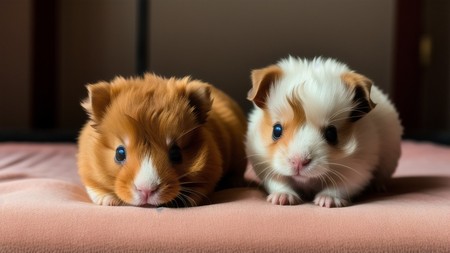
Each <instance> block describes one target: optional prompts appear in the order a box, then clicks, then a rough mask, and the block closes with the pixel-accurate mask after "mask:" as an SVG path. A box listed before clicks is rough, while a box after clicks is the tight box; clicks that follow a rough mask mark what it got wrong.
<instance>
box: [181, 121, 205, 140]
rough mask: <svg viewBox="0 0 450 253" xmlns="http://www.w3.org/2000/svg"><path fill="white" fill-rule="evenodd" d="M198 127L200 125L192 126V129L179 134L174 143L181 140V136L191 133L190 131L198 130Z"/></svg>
mask: <svg viewBox="0 0 450 253" xmlns="http://www.w3.org/2000/svg"><path fill="white" fill-rule="evenodd" d="M200 126H201V125H197V126H194V127H193V128H191V129H189V130H187V131H185V132H183V133H182V134H180V136H178V137H177V138H176V139H175V141H178V140H179V139H180V138H183V136H185V135H186V134H189V133H191V132H192V131H194V130H196V129H197V128H199V127H200Z"/></svg>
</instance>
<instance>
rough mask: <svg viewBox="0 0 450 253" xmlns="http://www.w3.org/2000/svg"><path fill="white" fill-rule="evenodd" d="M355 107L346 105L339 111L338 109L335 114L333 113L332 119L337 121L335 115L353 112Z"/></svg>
mask: <svg viewBox="0 0 450 253" xmlns="http://www.w3.org/2000/svg"><path fill="white" fill-rule="evenodd" d="M352 109H353V106H348V107H344V108H342V109H340V110H338V111H336V112H335V113H333V115H331V117H330V120H332V121H335V117H337V116H339V115H341V114H344V113H347V112H351V111H352Z"/></svg>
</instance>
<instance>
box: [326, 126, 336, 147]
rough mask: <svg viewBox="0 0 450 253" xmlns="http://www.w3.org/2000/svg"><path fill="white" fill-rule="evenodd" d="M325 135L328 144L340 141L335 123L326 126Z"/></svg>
mask: <svg viewBox="0 0 450 253" xmlns="http://www.w3.org/2000/svg"><path fill="white" fill-rule="evenodd" d="M323 136H324V137H325V140H326V141H327V142H328V144H331V145H336V144H337V143H338V135H337V129H336V127H335V126H333V125H329V126H327V127H326V128H325V130H324V133H323Z"/></svg>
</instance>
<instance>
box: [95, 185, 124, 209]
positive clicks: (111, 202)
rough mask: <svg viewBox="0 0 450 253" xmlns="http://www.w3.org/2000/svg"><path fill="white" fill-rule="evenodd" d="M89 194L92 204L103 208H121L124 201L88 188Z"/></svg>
mask: <svg viewBox="0 0 450 253" xmlns="http://www.w3.org/2000/svg"><path fill="white" fill-rule="evenodd" d="M86 189H87V193H88V195H89V197H90V198H91V200H92V202H94V203H95V204H97V205H101V206H120V205H121V203H122V201H121V200H120V199H118V198H117V197H116V196H114V195H112V194H99V193H97V192H95V191H94V190H92V189H91V188H89V187H87V188H86Z"/></svg>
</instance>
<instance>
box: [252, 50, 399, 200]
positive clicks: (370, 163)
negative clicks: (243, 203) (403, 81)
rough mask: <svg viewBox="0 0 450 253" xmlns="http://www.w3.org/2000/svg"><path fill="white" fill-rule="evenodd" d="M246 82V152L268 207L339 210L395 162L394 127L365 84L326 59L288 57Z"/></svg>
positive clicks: (379, 183) (380, 99)
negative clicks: (306, 204) (310, 205)
mask: <svg viewBox="0 0 450 253" xmlns="http://www.w3.org/2000/svg"><path fill="white" fill-rule="evenodd" d="M252 82H253V88H252V89H251V90H250V91H249V94H248V99H249V100H251V101H253V102H254V104H255V107H254V109H253V111H252V112H251V114H250V117H249V127H248V132H247V140H246V151H247V154H248V158H249V160H250V162H251V164H252V165H253V168H254V170H255V172H256V174H257V175H258V177H259V178H260V179H261V180H262V182H263V184H264V187H265V189H266V190H267V192H268V193H269V195H268V198H267V200H268V201H269V202H271V203H273V204H278V205H286V204H291V205H294V204H299V203H301V202H303V201H305V200H306V199H308V198H311V199H313V200H314V203H315V204H317V205H319V206H323V207H340V206H346V205H349V204H350V201H351V199H352V197H354V196H356V195H357V194H359V193H361V191H362V190H363V189H364V188H365V187H367V186H368V185H369V183H370V182H373V183H374V186H376V187H378V188H382V187H384V183H385V182H386V180H388V179H389V178H390V177H391V175H392V174H393V173H394V171H395V168H396V166H397V163H398V159H399V157H400V153H401V150H400V142H401V135H402V126H401V123H400V120H399V117H398V114H397V112H396V110H395V108H394V106H393V105H392V103H391V102H390V101H389V100H388V98H387V97H386V95H384V94H383V93H382V92H381V91H380V90H379V89H378V88H377V87H376V86H375V85H373V84H372V82H371V81H370V80H369V79H368V78H366V77H364V76H363V75H360V74H358V73H355V72H353V71H351V70H350V69H349V68H348V67H347V66H346V65H345V64H342V63H340V62H337V61H335V60H333V59H323V58H316V59H314V60H304V59H299V58H293V57H289V58H287V59H283V60H281V61H280V62H278V64H276V65H271V66H268V67H266V68H263V69H258V70H254V71H253V72H252ZM276 124H279V126H281V127H282V134H281V136H280V137H279V138H277V137H274V126H275V125H276ZM333 128H334V130H336V131H335V132H334V133H333V131H334V130H333ZM334 137H336V138H334Z"/></svg>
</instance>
